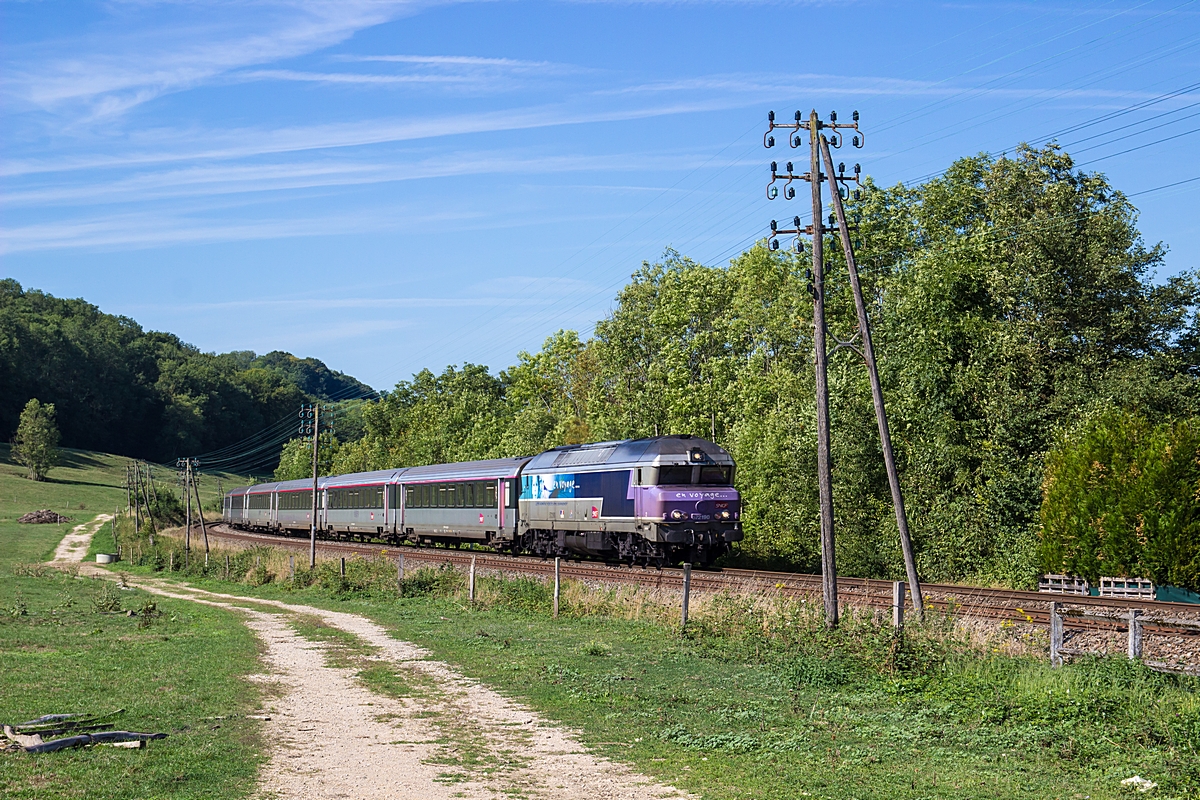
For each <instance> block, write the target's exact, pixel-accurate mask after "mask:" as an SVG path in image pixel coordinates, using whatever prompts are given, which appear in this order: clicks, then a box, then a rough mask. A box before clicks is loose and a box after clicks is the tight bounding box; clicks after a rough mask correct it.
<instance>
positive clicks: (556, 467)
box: [519, 435, 742, 565]
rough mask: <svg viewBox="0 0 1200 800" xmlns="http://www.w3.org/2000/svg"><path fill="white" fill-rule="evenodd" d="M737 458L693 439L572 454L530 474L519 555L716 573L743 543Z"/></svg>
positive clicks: (552, 455) (558, 455) (554, 455)
mask: <svg viewBox="0 0 1200 800" xmlns="http://www.w3.org/2000/svg"><path fill="white" fill-rule="evenodd" d="M733 471H734V464H733V459H732V458H731V457H730V455H729V453H728V452H726V451H725V450H724V449H723V448H721V447H719V446H718V445H715V444H713V443H712V442H708V441H705V440H704V439H699V438H696V437H692V436H687V435H679V436H655V437H652V438H647V439H632V440H626V441H619V442H598V443H595V444H585V445H567V446H564V447H558V448H555V449H554V450H550V451H547V452H545V453H542V454H541V455H538V456H535V457H534V458H533V459H532V460H531V461H530V462H529V464H528V465H527V466H526V467H525V469H524V470H523V471H522V473H521V503H520V508H521V530H522V535H521V537H520V543H519V548H520V549H521V550H524V551H525V552H529V553H535V554H539V555H543V556H555V555H571V554H575V555H586V556H590V557H595V558H603V559H607V560H619V561H625V562H628V563H643V564H658V565H661V564H663V563H679V562H682V561H688V562H691V563H693V564H711V563H712V562H713V561H715V560H716V559H717V558H719V557H720V556H722V555H724V554H725V553H726V552H728V550H729V546H730V544H732V543H733V542H736V541H739V540H741V538H742V530H741V519H740V517H741V502H740V498H739V496H738V493H737V490H736V489H734V488H733V477H734V476H733Z"/></svg>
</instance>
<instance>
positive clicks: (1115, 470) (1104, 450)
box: [1042, 409, 1200, 588]
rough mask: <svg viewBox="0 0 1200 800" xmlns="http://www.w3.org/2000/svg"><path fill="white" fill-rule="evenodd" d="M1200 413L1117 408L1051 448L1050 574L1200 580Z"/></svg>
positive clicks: (1046, 547)
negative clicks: (1147, 413)
mask: <svg viewBox="0 0 1200 800" xmlns="http://www.w3.org/2000/svg"><path fill="white" fill-rule="evenodd" d="M1198 453H1200V419H1185V420H1174V421H1172V420H1166V421H1161V422H1156V423H1152V422H1150V421H1149V420H1147V419H1146V418H1145V417H1143V416H1141V415H1140V414H1134V413H1130V412H1124V411H1120V410H1116V409H1108V410H1105V411H1103V412H1101V413H1098V414H1096V415H1094V416H1093V417H1091V418H1090V419H1085V420H1083V421H1082V422H1081V423H1080V425H1079V426H1078V427H1077V428H1075V429H1074V430H1073V431H1072V432H1071V434H1070V435H1067V436H1064V437H1063V438H1062V440H1061V441H1060V442H1059V443H1058V444H1057V445H1056V446H1055V448H1054V449H1053V450H1051V452H1050V455H1049V458H1048V459H1047V465H1046V484H1045V497H1046V499H1045V502H1043V504H1042V564H1043V565H1044V567H1045V569H1046V570H1047V571H1049V572H1067V573H1071V574H1074V575H1082V576H1084V577H1086V578H1088V579H1090V580H1091V581H1092V582H1093V583H1095V582H1096V581H1097V580H1098V579H1099V577H1100V576H1101V575H1137V576H1140V577H1147V578H1151V579H1153V580H1154V581H1155V583H1158V584H1171V585H1174V586H1186V587H1188V588H1195V587H1200V458H1198V457H1197V454H1198Z"/></svg>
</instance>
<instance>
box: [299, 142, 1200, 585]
mask: <svg viewBox="0 0 1200 800" xmlns="http://www.w3.org/2000/svg"><path fill="white" fill-rule="evenodd" d="M851 206H852V211H853V212H854V213H857V214H859V215H861V223H860V225H859V230H858V232H857V234H856V238H857V239H859V240H860V241H861V245H860V247H859V249H858V259H859V264H860V267H861V269H862V272H863V277H864V283H865V286H866V291H867V293H868V303H869V306H870V312H869V313H870V314H871V318H872V324H873V326H874V334H875V339H876V347H877V350H878V353H879V358H880V371H881V379H882V383H883V386H884V393H885V397H886V402H887V406H888V411H889V415H890V417H891V422H892V428H893V431H894V437H895V444H896V446H897V459H898V462H899V465H900V470H901V478H902V484H903V488H904V492H905V495H906V499H907V503H908V507H909V512H910V516H911V523H912V528H913V532H914V536H915V540H916V547H917V550H918V553H919V567H920V570H921V573H922V575H923V576H924V577H925V578H926V579H932V580H963V579H969V580H974V581H980V582H985V583H1005V584H1010V585H1028V584H1029V583H1030V582H1031V581H1032V580H1033V579H1034V576H1035V575H1036V574H1037V572H1038V571H1039V570H1041V569H1044V568H1045V567H1046V566H1047V563H1048V562H1051V561H1053V552H1052V550H1053V548H1047V547H1045V546H1043V543H1042V538H1041V536H1040V535H1041V534H1042V533H1043V523H1042V519H1041V508H1042V486H1043V482H1044V478H1045V469H1046V458H1047V454H1048V453H1049V452H1050V450H1051V449H1052V448H1053V447H1054V446H1055V445H1056V443H1057V442H1059V441H1060V440H1061V439H1062V437H1064V436H1069V434H1070V432H1071V431H1072V430H1075V429H1077V428H1078V425H1079V423H1080V420H1081V419H1084V418H1086V417H1087V416H1088V415H1089V414H1093V413H1100V412H1102V411H1104V410H1107V409H1120V410H1126V411H1137V413H1139V414H1141V415H1143V416H1144V417H1146V418H1149V419H1155V420H1161V419H1169V420H1183V419H1188V418H1190V417H1194V416H1196V415H1197V414H1200V396H1198V393H1197V385H1196V375H1197V368H1198V366H1200V364H1198V362H1197V357H1196V346H1195V344H1196V341H1197V332H1198V328H1197V297H1198V295H1197V281H1196V278H1195V276H1194V274H1192V273H1190V272H1185V273H1182V274H1180V275H1179V276H1177V277H1174V278H1171V279H1169V280H1167V281H1165V282H1156V281H1155V271H1156V270H1157V269H1159V268H1160V267H1161V266H1162V265H1163V256H1164V251H1163V248H1162V247H1160V246H1148V245H1146V244H1145V243H1144V242H1143V240H1142V238H1141V236H1140V234H1139V232H1138V230H1137V214H1136V210H1135V209H1134V207H1133V206H1132V205H1131V204H1130V202H1129V201H1128V199H1127V198H1126V197H1125V196H1124V195H1123V194H1122V193H1121V192H1119V191H1117V190H1115V189H1114V188H1113V187H1112V186H1110V185H1109V184H1108V182H1107V181H1106V180H1105V178H1104V176H1102V175H1100V174H1096V173H1086V172H1081V171H1079V170H1077V169H1075V168H1074V165H1073V163H1072V161H1071V159H1070V157H1069V156H1068V155H1067V154H1065V153H1063V152H1062V151H1061V150H1059V149H1058V148H1057V147H1055V146H1048V147H1045V148H1041V149H1035V148H1029V147H1025V148H1021V149H1020V150H1019V151H1018V152H1017V153H1016V154H1015V155H1014V157H1011V158H1009V157H1004V158H998V159H996V158H991V157H988V156H982V155H981V156H976V157H973V158H964V159H960V160H959V161H957V162H955V163H954V164H953V165H952V166H951V167H950V169H948V170H947V171H946V172H945V173H944V174H943V175H942V176H941V177H939V178H937V179H934V180H932V181H930V182H928V183H926V184H924V185H921V186H917V187H905V186H895V187H882V186H876V185H874V184H872V183H871V182H870V181H868V182H867V185H866V187H865V191H864V192H863V195H862V198H861V200H857V201H853V200H852V201H851ZM788 213H790V212H788ZM825 252H826V253H827V258H828V259H829V261H830V264H829V269H828V270H827V273H828V274H829V275H830V276H831V277H830V279H829V281H828V283H827V285H826V302H827V306H828V317H829V327H830V331H831V333H832V334H833V335H834V336H835V337H837V338H839V339H841V340H843V341H848V340H850V338H851V336H852V333H853V331H854V328H855V321H854V309H853V303H852V298H851V295H850V291H849V285H848V280H847V279H846V277H845V270H844V263H843V262H842V256H841V253H840V247H838V246H837V245H836V243H835V242H834V241H833V240H832V239H830V240H829V241H828V242H827V243H826V248H825ZM807 259H808V256H807V255H806V254H800V255H798V256H797V255H792V254H788V253H787V252H786V251H783V250H781V251H770V250H768V249H767V248H766V247H764V246H762V245H761V244H760V245H759V246H756V247H753V248H751V249H750V250H748V251H746V252H744V253H742V254H741V255H740V256H738V257H736V258H734V259H733V260H732V261H731V262H730V263H729V264H728V265H725V266H717V267H709V266H703V265H700V264H697V263H695V262H693V261H691V260H690V259H688V258H686V257H685V256H682V255H680V254H678V253H675V252H668V253H667V254H666V255H665V257H664V258H663V259H662V261H661V262H660V263H655V264H644V265H643V266H642V268H641V269H639V270H638V271H637V272H635V273H634V274H633V276H632V280H631V282H630V283H629V284H628V285H627V286H626V287H625V288H624V289H623V290H622V291H621V292H620V294H619V296H618V298H617V304H616V307H615V310H614V311H613V312H612V313H611V315H610V316H609V317H608V318H607V319H604V320H602V321H601V322H600V323H598V324H597V326H596V328H595V332H594V334H593V336H592V337H591V338H590V339H588V340H586V341H584V340H581V339H580V337H579V336H578V335H577V334H575V333H573V332H571V331H560V332H559V333H557V334H555V335H554V336H552V337H551V338H549V339H548V340H547V341H546V343H545V344H544V346H543V347H542V349H541V350H540V351H538V352H537V353H521V354H520V355H519V358H518V363H517V364H516V365H514V366H512V367H510V368H508V369H506V370H503V371H501V372H500V373H499V374H498V375H493V374H491V373H490V372H489V371H488V370H487V369H486V368H484V367H481V366H477V365H472V364H466V365H463V366H462V367H461V368H459V367H453V366H452V367H447V368H446V369H445V370H444V371H442V372H441V374H434V373H433V372H431V371H428V370H425V371H422V372H420V373H419V374H417V375H415V376H414V377H413V379H412V380H411V381H403V382H401V383H400V384H398V385H397V386H396V388H395V390H394V391H393V392H390V393H389V394H387V396H385V397H383V398H382V399H380V400H378V401H377V402H372V403H369V404H367V405H365V406H364V407H363V408H362V410H361V413H362V436H361V438H359V439H357V440H356V441H354V442H351V443H347V444H342V445H339V446H338V447H337V448H336V453H335V456H334V459H333V464H332V467H331V469H330V471H331V472H333V473H338V472H349V471H357V470H365V469H379V468H387V467H395V466H404V465H414V464H424V463H434V462H445V461H455V460H464V459H472V458H486V457H493V456H507V455H518V454H530V453H535V452H538V451H540V450H543V449H545V448H547V447H551V446H555V445H558V444H562V443H565V442H579V441H585V440H592V441H595V440H603V439H617V438H624V437H634V436H647V435H654V434H666V433H693V434H698V435H704V436H710V437H712V438H713V439H715V440H716V441H717V442H718V443H719V444H721V445H723V446H724V447H726V448H728V449H729V450H730V451H731V452H732V454H733V455H734V457H735V459H736V460H737V463H738V477H737V485H738V488H739V489H740V490H741V492H742V493H743V496H744V499H745V504H746V508H745V513H744V517H743V519H744V525H745V530H746V539H745V541H744V542H743V544H742V547H741V549H740V552H739V557H740V558H741V559H742V560H743V561H745V562H747V563H754V564H760V565H768V566H777V567H788V568H796V569H815V568H816V567H817V565H818V562H819V550H818V547H819V545H818V524H819V523H818V511H817V487H816V480H815V461H816V456H815V439H816V433H815V429H816V425H815V407H814V399H813V374H812V373H813V370H812V300H811V297H810V296H809V294H808V289H807V279H806V277H805V274H804V273H805V269H806V267H807V266H808V264H807ZM830 387H831V402H832V419H833V457H834V462H833V463H834V466H833V472H834V475H833V477H834V497H835V505H836V514H837V530H836V533H837V542H838V544H837V546H838V561H839V567H840V568H841V569H842V570H843V571H844V572H845V573H847V574H852V575H861V576H877V577H897V578H899V577H903V569H902V562H901V557H900V549H899V544H898V541H897V536H896V531H895V520H894V518H893V517H892V512H891V507H890V498H889V494H888V489H887V481H886V476H885V474H884V470H883V464H882V458H881V453H880V449H879V441H878V436H877V432H876V430H875V421H874V417H873V411H872V406H871V400H870V391H869V387H868V383H867V376H866V372H865V369H864V367H863V364H862V362H861V360H860V359H859V357H858V356H857V355H856V354H855V352H854V351H853V350H852V349H849V348H842V349H839V350H838V351H837V352H835V353H834V354H833V357H832V359H831V370H830ZM1191 441H1193V442H1194V440H1191ZM302 451H303V444H302V443H299V442H293V443H291V444H289V445H288V446H286V447H285V449H284V453H283V457H282V460H281V465H280V472H279V476H280V477H281V478H284V477H299V476H301V475H303V474H305V471H306V469H307V464H308V463H309V462H308V461H307V460H306V458H305V457H304V453H303V452H302ZM1051 533H1052V536H1058V535H1059V534H1058V533H1056V532H1054V531H1051Z"/></svg>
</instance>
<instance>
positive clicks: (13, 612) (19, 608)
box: [4, 590, 29, 617]
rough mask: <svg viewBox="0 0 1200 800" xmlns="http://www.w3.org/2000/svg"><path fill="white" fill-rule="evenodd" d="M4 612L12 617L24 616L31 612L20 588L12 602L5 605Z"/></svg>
mask: <svg viewBox="0 0 1200 800" xmlns="http://www.w3.org/2000/svg"><path fill="white" fill-rule="evenodd" d="M4 613H5V614H6V615H7V616H10V617H23V616H25V615H26V614H28V613H29V606H28V604H26V602H25V598H24V597H23V596H22V595H21V592H20V591H19V590H18V591H17V595H16V597H14V598H13V601H12V603H10V604H9V605H8V606H6V607H5V609H4Z"/></svg>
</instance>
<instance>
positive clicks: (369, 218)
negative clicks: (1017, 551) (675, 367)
mask: <svg viewBox="0 0 1200 800" xmlns="http://www.w3.org/2000/svg"><path fill="white" fill-rule="evenodd" d="M0 14H2V15H3V16H2V19H0V42H2V43H3V52H2V53H0V59H2V63H3V71H2V74H0V103H2V106H0V108H2V109H3V115H4V120H5V124H4V128H3V133H2V134H0V141H2V147H3V149H2V151H0V158H2V162H0V176H2V177H0V181H2V183H0V198H2V200H0V202H2V205H0V259H2V261H0V274H2V275H4V276H7V277H13V278H16V279H17V280H19V281H20V282H21V283H22V284H24V285H25V286H27V287H36V288H40V289H44V290H46V291H49V292H51V293H53V294H56V295H60V296H69V297H77V296H82V297H85V298H86V299H88V300H90V301H92V302H94V303H96V304H98V305H99V306H100V307H101V308H103V309H104V310H105V311H108V312H111V313H118V314H126V315H128V316H131V317H133V318H135V319H137V320H138V321H139V322H140V323H142V324H143V325H144V326H145V327H147V328H152V329H158V330H169V331H172V332H174V333H177V334H179V335H180V336H182V337H183V338H184V339H185V340H186V341H189V342H192V343H193V344H196V345H197V346H199V347H200V348H202V349H204V350H213V351H225V350H231V349H252V350H255V351H258V352H267V351H269V350H273V349H282V350H289V351H291V352H294V353H296V354H298V355H312V356H316V357H318V358H321V359H323V360H324V361H326V362H327V363H328V364H329V365H331V366H332V367H334V368H336V369H341V370H344V371H346V372H349V373H351V374H353V375H355V376H357V377H359V378H360V379H362V380H364V381H366V382H368V383H370V384H372V385H373V386H375V387H377V388H388V387H390V386H391V385H393V384H394V383H395V382H396V381H397V380H399V379H403V378H407V377H408V376H410V375H411V374H412V373H413V372H415V371H416V370H418V369H420V368H422V367H425V366H429V367H433V368H435V369H440V368H441V367H442V366H444V365H446V364H447V363H462V362H464V361H471V362H475V363H485V364H489V365H491V366H492V367H493V368H495V369H500V368H503V367H504V366H506V365H508V364H511V363H513V362H514V360H515V358H516V353H517V352H518V351H519V350H521V349H536V348H537V347H539V346H540V344H541V342H542V341H543V340H544V339H545V338H546V336H548V335H550V334H551V333H553V332H554V331H555V330H557V329H559V328H562V327H568V328H575V329H577V330H581V331H582V332H583V333H584V334H585V335H586V334H587V333H588V332H590V329H591V326H592V324H593V323H594V322H595V321H596V320H597V319H599V318H601V317H603V316H604V315H605V314H606V313H607V312H608V311H609V309H610V308H611V307H612V301H613V297H614V295H615V293H616V291H617V290H618V289H619V288H620V287H621V286H622V285H623V284H624V283H625V282H626V281H627V280H628V277H629V274H630V273H631V272H632V271H633V270H634V269H636V268H637V267H638V265H639V264H640V263H641V262H642V261H643V260H647V259H649V260H654V259H656V258H658V257H659V256H660V254H661V253H662V252H663V250H664V249H665V248H667V247H673V248H675V249H677V250H679V251H680V252H682V253H684V254H686V255H689V256H691V257H693V258H695V259H697V260H698V261H701V262H704V263H710V264H719V263H724V262H725V261H727V260H728V259H729V257H730V256H732V255H734V254H736V253H737V252H740V251H741V250H742V249H743V248H745V247H746V246H748V245H749V244H751V243H752V242H753V241H754V240H755V239H756V238H760V237H761V236H763V234H764V232H765V230H766V225H767V222H768V220H770V219H771V218H772V217H779V218H788V217H790V215H791V214H792V213H794V211H793V210H792V209H791V207H790V206H784V205H783V201H782V200H777V201H775V202H774V203H770V202H768V201H767V200H766V199H765V196H764V191H763V189H764V186H765V183H766V178H765V175H766V170H767V164H768V163H769V162H770V161H771V159H772V158H779V159H780V160H785V159H786V158H787V157H788V155H789V154H790V151H787V150H786V148H784V149H783V151H782V152H781V151H780V149H779V148H776V149H775V150H774V151H766V150H764V149H763V147H762V132H763V130H764V128H765V118H766V112H767V110H768V109H774V110H776V111H777V112H778V113H779V114H780V115H781V116H784V117H790V116H791V115H792V112H793V111H794V110H796V109H798V108H801V109H805V110H806V111H807V109H809V108H812V107H816V108H817V109H818V110H820V111H821V113H822V114H826V113H827V112H828V111H829V110H830V109H836V110H838V111H839V112H840V113H841V114H843V115H846V116H848V115H849V113H850V111H852V110H854V109H858V110H859V111H860V113H861V115H862V124H863V127H864V130H865V131H866V132H867V147H866V148H865V149H863V150H861V151H857V152H855V153H853V154H845V155H843V157H845V158H847V159H853V160H857V161H860V162H861V163H862V165H863V170H864V172H865V173H867V174H870V175H872V176H874V177H875V179H876V180H877V181H880V182H883V183H887V184H892V183H895V182H897V181H906V182H907V181H914V180H919V179H921V178H922V177H924V176H928V175H929V174H931V173H935V172H937V171H938V170H940V169H943V168H945V167H946V166H947V165H948V164H949V163H950V162H951V161H952V160H953V159H954V158H956V157H959V156H962V155H968V154H973V153H977V152H980V151H989V152H1001V151H1004V150H1011V149H1012V148H1013V147H1014V146H1015V145H1016V144H1017V143H1018V142H1021V141H1034V142H1040V141H1043V140H1044V139H1045V138H1046V137H1048V136H1050V135H1052V134H1055V133H1056V132H1060V131H1068V132H1066V133H1063V134H1061V135H1060V136H1059V141H1060V142H1062V143H1063V144H1065V145H1068V150H1069V151H1070V152H1072V153H1073V154H1076V155H1077V160H1078V161H1079V162H1080V163H1081V164H1083V165H1084V166H1085V167H1086V168H1088V169H1095V170H1100V171H1102V172H1104V173H1106V174H1107V175H1108V176H1109V178H1110V180H1111V181H1112V182H1113V183H1114V184H1115V185H1116V186H1117V187H1118V188H1120V189H1122V190H1123V191H1125V192H1127V193H1129V194H1131V195H1135V196H1134V197H1133V201H1134V203H1135V204H1136V205H1137V206H1138V208H1139V209H1140V210H1141V223H1140V224H1141V229H1142V231H1143V233H1144V234H1145V237H1146V239H1147V241H1148V242H1150V243H1154V242H1158V241H1162V242H1163V243H1164V244H1166V245H1167V246H1168V247H1169V249H1170V252H1169V254H1168V257H1167V270H1166V271H1165V272H1164V276H1165V275H1166V274H1172V273H1175V272H1178V271H1181V270H1185V269H1194V268H1196V267H1197V260H1198V258H1200V223H1198V222H1197V214H1196V208H1197V200H1198V199H1200V181H1192V182H1190V183H1184V184H1182V185H1179V186H1175V187H1172V188H1168V189H1159V190H1157V191H1151V192H1146V190H1150V189H1155V188H1156V187H1160V186H1163V185H1166V184H1170V183H1172V182H1175V181H1181V180H1186V179H1189V178H1193V177H1197V176H1200V157H1198V156H1197V155H1196V154H1197V152H1200V147H1198V145H1200V133H1197V130H1198V129H1200V85H1197V86H1192V84H1200V2H1197V0H1170V1H1168V0H1108V1H1107V2H1104V1H1101V2H1094V3H1079V2H1037V3H1021V2H1014V3H945V4H939V3H915V2H870V1H867V0H864V1H863V2H815V3H785V2H774V3H755V2H725V3H721V2H711V3H704V2H670V3H667V2H663V3H658V2H643V3H607V2H473V3H454V2H428V3H422V2H385V1H384V0H341V1H340V2H330V3H315V2H304V1H303V0H294V1H293V2H283V1H282V0H280V1H279V2H266V1H264V2H209V3H203V2H183V1H182V0H181V1H179V2H151V1H150V0H129V1H127V2H121V1H120V0H113V1H112V2H102V3H85V2H80V0H72V1H71V2H57V1H56V0H45V1H44V2H11V1H10V2H0ZM1139 104H1141V105H1142V107H1141V108H1135V106H1137V105H1139ZM1106 115H1108V116H1109V117H1110V118H1109V119H1107V120H1105V119H1103V118H1104V117H1105V116H1106ZM1081 125H1082V126H1083V127H1078V128H1077V129H1076V130H1070V129H1072V128H1073V127H1077V126H1081ZM1127 150H1130V152H1122V151H1127ZM1140 192H1144V193H1141V194H1139V193H1140ZM1160 277H1162V276H1160Z"/></svg>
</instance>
